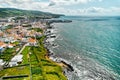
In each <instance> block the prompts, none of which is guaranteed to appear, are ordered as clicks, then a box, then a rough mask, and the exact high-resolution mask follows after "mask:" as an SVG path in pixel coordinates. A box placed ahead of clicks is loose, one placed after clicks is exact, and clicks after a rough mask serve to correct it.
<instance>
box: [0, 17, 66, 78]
mask: <svg viewBox="0 0 120 80" xmlns="http://www.w3.org/2000/svg"><path fill="white" fill-rule="evenodd" d="M46 26H48V24H47V22H46V20H44V19H36V18H35V19H33V18H32V19H28V18H27V17H25V16H20V17H10V18H7V19H0V77H1V79H9V80H61V79H62V80H66V77H65V76H64V74H63V70H62V67H61V66H59V65H58V64H56V63H55V62H53V61H51V60H50V59H49V57H48V56H47V53H48V51H47V49H46V48H44V44H43V42H44V39H45V35H44V34H45V31H46Z"/></svg>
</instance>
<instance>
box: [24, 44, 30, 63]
mask: <svg viewBox="0 0 120 80" xmlns="http://www.w3.org/2000/svg"><path fill="white" fill-rule="evenodd" d="M29 50H30V46H26V47H25V49H24V50H23V51H22V55H23V61H22V64H29V60H28V58H29Z"/></svg>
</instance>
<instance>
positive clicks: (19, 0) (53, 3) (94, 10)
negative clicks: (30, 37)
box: [0, 0, 120, 15]
mask: <svg viewBox="0 0 120 80" xmlns="http://www.w3.org/2000/svg"><path fill="white" fill-rule="evenodd" d="M95 1H97V2H101V1H103V0H49V1H43V0H0V7H10V8H19V9H26V10H39V11H45V12H52V13H58V14H66V15H102V14H106V15H108V14H111V13H115V14H120V7H108V8H104V7H96V6H94V7H92V5H91V7H89V6H88V7H85V8H84V7H82V8H81V7H80V6H79V5H81V4H85V5H87V3H89V2H90V3H92V2H95ZM76 4H77V5H78V8H75V9H72V8H71V7H69V6H74V5H76ZM92 4H93V3H92ZM66 6H67V7H66Z"/></svg>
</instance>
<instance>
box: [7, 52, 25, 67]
mask: <svg viewBox="0 0 120 80" xmlns="http://www.w3.org/2000/svg"><path fill="white" fill-rule="evenodd" d="M22 57H23V55H21V54H19V55H16V56H14V57H13V58H12V59H11V61H10V62H9V66H10V67H13V66H17V65H18V63H20V62H22V60H23V59H22Z"/></svg>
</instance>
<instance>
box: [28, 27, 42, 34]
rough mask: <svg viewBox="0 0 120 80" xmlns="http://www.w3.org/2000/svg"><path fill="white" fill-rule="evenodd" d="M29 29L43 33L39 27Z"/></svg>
mask: <svg viewBox="0 0 120 80" xmlns="http://www.w3.org/2000/svg"><path fill="white" fill-rule="evenodd" d="M29 30H34V31H36V32H41V33H43V30H42V29H40V28H30V29H29Z"/></svg>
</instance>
